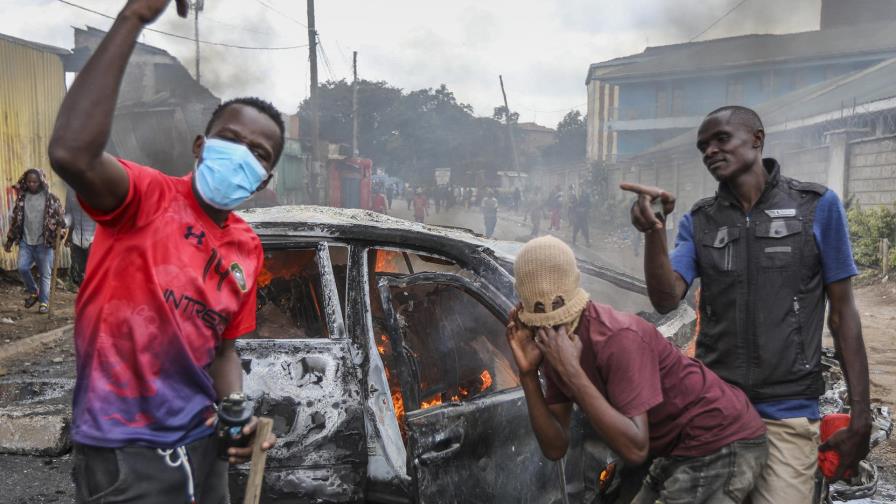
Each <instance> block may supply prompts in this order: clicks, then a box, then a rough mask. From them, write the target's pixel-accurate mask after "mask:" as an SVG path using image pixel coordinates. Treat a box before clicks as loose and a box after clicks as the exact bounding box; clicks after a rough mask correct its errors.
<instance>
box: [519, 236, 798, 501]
mask: <svg viewBox="0 0 896 504" xmlns="http://www.w3.org/2000/svg"><path fill="white" fill-rule="evenodd" d="M513 273H514V277H515V280H516V282H515V283H516V290H517V292H518V293H519V297H520V301H521V302H520V304H519V306H518V307H517V308H516V309H514V310H513V311H512V312H511V313H510V316H509V319H510V323H509V324H508V326H507V340H508V343H509V344H510V348H511V349H512V351H513V356H514V360H515V361H516V365H517V369H518V370H519V375H520V382H521V384H522V388H523V392H524V394H525V397H526V406H527V408H528V410H529V419H530V421H531V424H532V430H533V431H534V432H535V437H536V439H537V440H538V444H539V446H540V447H541V451H542V453H543V454H544V456H545V457H547V458H548V459H550V460H560V459H562V458H563V457H564V456H565V455H566V453H567V451H568V450H569V444H570V438H571V436H570V418H571V416H572V413H573V404H576V405H577V406H578V409H579V411H580V412H581V414H582V416H584V418H585V419H586V420H587V421H588V422H589V423H590V424H591V426H592V427H593V428H594V430H595V431H596V432H597V433H598V435H599V436H600V437H601V438H602V439H603V440H604V441H605V442H606V443H607V445H609V447H610V448H611V449H612V450H613V452H614V453H616V454H618V455H619V456H620V457H621V458H622V459H623V460H624V461H625V463H626V464H630V465H634V466H636V465H639V464H642V463H644V461H646V460H647V459H648V457H649V456H654V457H656V458H655V459H654V460H653V462H652V463H651V465H650V470H649V474H648V477H647V478H646V479H645V480H644V483H643V484H642V486H641V489H640V491H639V492H638V494H637V495H636V496H635V498H634V500H633V501H632V502H633V503H635V504H654V503H661V502H664V503H695V504H740V503H741V502H742V501H743V500H744V498H745V497H746V496H747V495H748V494H749V493H750V491H751V490H752V488H753V487H754V485H755V484H756V481H757V479H758V478H759V474H760V473H761V472H762V469H763V467H764V466H765V463H766V458H767V456H768V442H767V440H766V436H765V425H763V423H762V420H761V419H760V418H759V415H758V414H757V413H756V410H754V409H753V406H752V405H751V404H750V401H749V400H748V399H747V397H746V395H745V394H744V393H743V392H742V391H741V390H740V389H738V388H737V387H734V386H732V385H729V384H727V383H725V382H724V381H722V379H721V378H719V377H718V375H716V374H715V373H713V372H712V371H710V370H709V369H707V368H706V366H704V365H703V364H701V363H700V362H699V361H697V360H694V359H691V358H688V357H686V356H684V354H682V353H681V352H680V351H679V350H678V349H677V348H676V347H675V346H673V345H672V343H670V342H669V340H667V339H666V338H665V337H664V336H663V335H662V334H660V332H659V331H657V329H656V327H654V326H653V325H651V324H650V323H649V322H647V321H646V320H644V319H642V318H641V317H638V316H637V315H633V314H630V313H623V312H619V311H616V310H614V309H613V308H611V307H609V306H607V305H604V304H600V303H597V302H594V301H590V300H589V299H588V297H589V296H588V293H586V292H585V291H584V290H582V288H581V283H580V279H581V274H580V272H579V270H578V267H577V265H576V258H575V255H574V254H573V251H572V249H570V248H569V246H568V245H566V244H565V243H563V242H562V241H560V240H559V239H557V238H555V237H553V236H545V237H541V238H536V239H534V240H531V241H530V242H529V243H527V244H526V245H524V246H523V248H522V250H520V253H519V255H518V256H517V258H516V261H515V262H514V265H513ZM539 368H540V369H541V374H542V376H543V377H544V385H545V390H544V392H542V385H541V382H540V381H539V373H538V371H539ZM790 502H795V501H787V504H789V503H790ZM805 502H806V504H808V501H805ZM781 504H784V501H781Z"/></svg>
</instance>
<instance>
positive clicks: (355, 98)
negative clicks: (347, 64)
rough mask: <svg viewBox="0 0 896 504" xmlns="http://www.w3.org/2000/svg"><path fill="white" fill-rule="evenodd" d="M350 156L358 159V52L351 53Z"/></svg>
mask: <svg viewBox="0 0 896 504" xmlns="http://www.w3.org/2000/svg"><path fill="white" fill-rule="evenodd" d="M352 72H353V73H354V76H355V78H354V79H353V80H352V156H354V157H358V51H354V52H352Z"/></svg>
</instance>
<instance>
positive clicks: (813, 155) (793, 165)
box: [777, 145, 830, 184]
mask: <svg viewBox="0 0 896 504" xmlns="http://www.w3.org/2000/svg"><path fill="white" fill-rule="evenodd" d="M777 159H778V162H779V163H780V164H781V173H782V174H783V175H786V176H788V177H791V178H795V179H798V180H803V181H806V182H816V183H819V184H827V183H828V164H829V161H830V148H829V147H828V146H827V145H822V146H821V147H814V148H811V149H800V150H797V151H791V152H785V153H782V154H781V155H779V156H778V157H777Z"/></svg>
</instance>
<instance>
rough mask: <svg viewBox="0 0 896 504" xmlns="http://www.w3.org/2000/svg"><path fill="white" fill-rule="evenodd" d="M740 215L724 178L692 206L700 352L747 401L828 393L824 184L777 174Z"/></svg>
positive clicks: (772, 171) (772, 172) (768, 163)
mask: <svg viewBox="0 0 896 504" xmlns="http://www.w3.org/2000/svg"><path fill="white" fill-rule="evenodd" d="M763 165H764V166H765V169H766V170H767V171H768V172H769V179H768V182H767V183H766V187H765V190H764V191H763V193H762V196H761V197H760V198H759V201H758V202H757V203H756V205H755V206H754V207H753V209H752V210H751V211H750V213H749V215H747V214H745V213H744V211H743V210H742V209H741V206H740V204H739V203H738V202H737V199H736V198H735V196H734V195H733V193H732V192H731V191H730V190H729V189H728V187H727V186H726V185H724V184H720V186H719V191H718V192H717V193H716V195H715V196H713V197H710V198H705V199H703V200H700V201H698V202H697V204H695V205H694V207H693V209H691V216H692V219H693V226H694V245H695V248H696V249H697V263H698V268H699V276H700V279H701V280H700V281H701V285H702V291H701V294H700V307H699V309H700V333H699V335H698V338H697V353H696V356H697V358H698V359H700V360H701V361H702V362H703V363H705V364H706V365H707V366H708V367H709V368H710V369H712V370H713V371H715V372H716V373H718V375H719V376H721V377H722V378H723V379H724V380H725V381H727V382H728V383H731V384H733V385H737V386H738V387H740V388H741V389H743V390H744V392H746V393H747V395H748V396H749V398H750V400H752V401H753V402H761V401H768V400H781V399H798V398H816V397H818V396H820V395H821V394H823V393H824V378H823V376H822V373H821V332H822V329H823V324H824V309H825V293H824V284H823V282H822V275H821V257H820V255H819V252H818V247H817V246H816V243H815V236H814V234H813V232H812V223H813V220H814V219H815V206H816V204H817V203H818V200H819V199H820V198H821V195H822V194H824V193H825V192H826V191H827V188H826V187H824V186H822V185H819V184H813V183H809V182H800V181H797V180H793V179H789V178H787V177H783V176H781V175H780V167H779V166H778V162H777V161H775V160H774V159H770V158H768V159H764V160H763Z"/></svg>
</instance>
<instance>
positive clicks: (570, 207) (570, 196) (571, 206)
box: [563, 184, 578, 229]
mask: <svg viewBox="0 0 896 504" xmlns="http://www.w3.org/2000/svg"><path fill="white" fill-rule="evenodd" d="M576 200H578V196H577V195H576V187H575V186H574V185H572V184H569V188H568V189H567V190H566V196H565V197H564V198H563V208H564V210H566V220H567V222H569V227H570V229H571V228H574V227H575V220H574V218H573V217H574V216H573V214H574V213H575V207H576Z"/></svg>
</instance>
